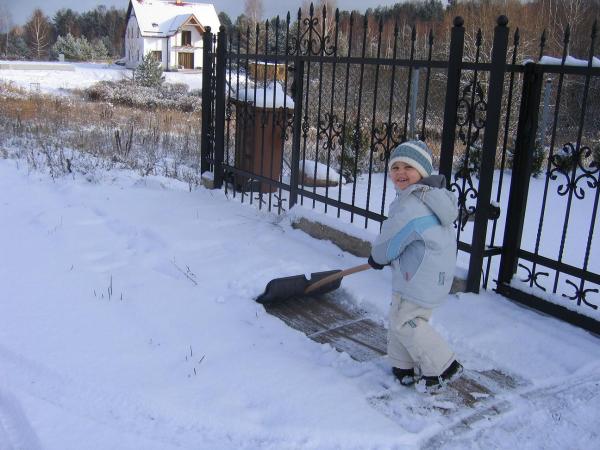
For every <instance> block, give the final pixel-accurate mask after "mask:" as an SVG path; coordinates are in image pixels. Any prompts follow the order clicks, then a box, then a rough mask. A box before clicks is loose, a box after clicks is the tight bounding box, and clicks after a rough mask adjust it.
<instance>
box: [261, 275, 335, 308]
mask: <svg viewBox="0 0 600 450" xmlns="http://www.w3.org/2000/svg"><path fill="white" fill-rule="evenodd" d="M338 272H341V270H329V271H327V272H314V273H311V275H310V280H307V279H306V276H304V275H295V276H291V277H284V278H275V279H274V280H271V281H269V283H268V284H267V287H266V288H265V292H263V293H262V294H261V295H259V296H258V297H257V298H256V301H257V302H258V303H262V304H267V303H273V302H277V301H283V300H287V299H289V298H292V297H299V296H303V295H304V291H305V290H306V288H307V287H308V286H310V285H311V284H312V283H316V282H317V281H319V280H321V279H323V278H325V277H327V276H329V275H332V274H334V273H338ZM341 283H342V279H341V278H339V279H337V280H335V281H332V282H331V283H328V284H326V285H324V286H321V287H320V288H319V289H316V290H315V291H313V292H311V293H310V295H321V294H325V293H327V292H331V291H333V290H335V289H337V288H339V287H340V285H341Z"/></svg>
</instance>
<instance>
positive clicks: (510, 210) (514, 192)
mask: <svg viewBox="0 0 600 450" xmlns="http://www.w3.org/2000/svg"><path fill="white" fill-rule="evenodd" d="M543 78H544V74H543V73H542V72H541V71H539V70H536V65H535V64H534V63H528V64H527V65H525V73H524V75H523V93H522V95H521V106H520V107H519V123H518V127H517V138H516V141H515V149H514V158H513V169H512V179H511V183H510V193H509V197H508V207H507V210H506V226H505V227H504V240H503V242H502V256H501V259H500V270H499V274H498V284H500V283H505V284H508V283H510V280H511V279H512V277H513V275H514V274H515V272H516V271H517V263H518V260H519V249H520V247H521V237H522V235H523V223H524V221H525V209H526V207H527V195H528V193H529V180H530V177H531V165H532V160H533V151H534V149H535V141H536V134H537V127H538V114H539V105H540V99H541V95H542V94H541V93H542V81H543Z"/></svg>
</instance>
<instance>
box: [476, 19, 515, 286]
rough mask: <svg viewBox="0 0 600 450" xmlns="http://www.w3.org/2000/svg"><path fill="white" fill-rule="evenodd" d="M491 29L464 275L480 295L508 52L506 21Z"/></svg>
mask: <svg viewBox="0 0 600 450" xmlns="http://www.w3.org/2000/svg"><path fill="white" fill-rule="evenodd" d="M497 24H498V25H497V26H496V28H495V29H494V46H493V47H492V63H491V69H490V84H489V87H488V103H487V108H486V119H485V133H484V135H483V146H482V149H481V166H480V175H479V192H478V194H477V206H476V208H475V222H474V224H473V241H472V243H471V255H470V258H469V273H468V275H467V291H468V292H475V293H477V292H479V285H480V284H481V268H482V267H483V258H484V256H485V241H486V238H487V224H488V220H489V215H490V199H491V197H492V184H493V181H494V166H495V164H496V147H497V145H498V130H499V128H500V118H501V116H502V93H503V91H504V74H505V72H506V53H507V49H508V32H509V30H508V27H507V26H506V25H508V18H507V17H506V16H500V17H498V19H497Z"/></svg>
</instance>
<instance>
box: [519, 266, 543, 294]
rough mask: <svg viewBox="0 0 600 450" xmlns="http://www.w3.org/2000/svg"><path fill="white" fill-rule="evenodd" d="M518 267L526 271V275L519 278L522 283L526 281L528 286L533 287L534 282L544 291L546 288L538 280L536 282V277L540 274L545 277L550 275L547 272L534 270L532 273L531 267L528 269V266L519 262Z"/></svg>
mask: <svg viewBox="0 0 600 450" xmlns="http://www.w3.org/2000/svg"><path fill="white" fill-rule="evenodd" d="M519 267H520V268H522V269H525V271H526V272H527V277H526V278H525V279H521V281H522V282H523V283H528V284H529V286H530V287H533V285H534V284H535V286H536V287H537V288H539V289H541V290H542V291H544V292H546V288H545V287H544V286H542V285H541V284H540V283H539V282H538V277H540V276H544V277H547V276H548V275H550V274H549V273H548V272H535V273H533V271H532V270H531V269H529V267H527V266H525V265H523V264H519Z"/></svg>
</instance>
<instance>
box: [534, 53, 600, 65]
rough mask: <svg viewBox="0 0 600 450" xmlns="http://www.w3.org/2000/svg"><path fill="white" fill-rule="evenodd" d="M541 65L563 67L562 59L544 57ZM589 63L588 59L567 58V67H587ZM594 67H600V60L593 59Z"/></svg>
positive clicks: (568, 56)
mask: <svg viewBox="0 0 600 450" xmlns="http://www.w3.org/2000/svg"><path fill="white" fill-rule="evenodd" d="M539 63H540V64H547V65H549V66H550V65H551V66H562V65H563V62H562V58H555V57H553V56H542V58H541V59H540V62H539ZM588 64H589V61H588V60H587V59H577V58H575V57H573V56H571V55H567V57H566V58H565V64H564V65H565V66H577V67H587V66H588ZM592 67H600V59H598V58H596V57H595V56H594V57H593V58H592Z"/></svg>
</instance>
